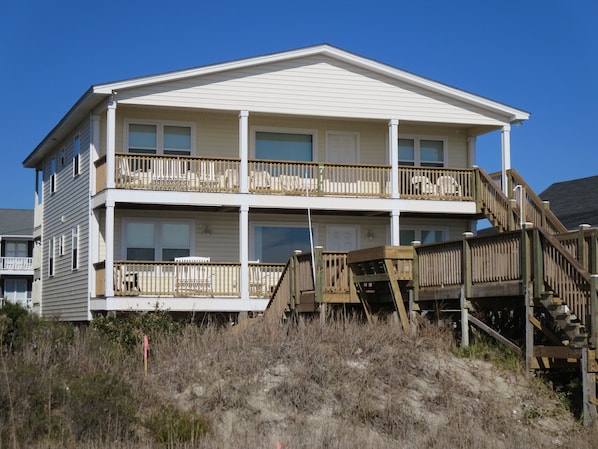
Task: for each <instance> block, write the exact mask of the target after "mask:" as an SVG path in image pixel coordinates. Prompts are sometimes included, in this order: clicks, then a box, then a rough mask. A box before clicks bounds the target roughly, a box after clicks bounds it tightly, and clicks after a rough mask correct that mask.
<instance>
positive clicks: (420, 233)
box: [399, 228, 445, 246]
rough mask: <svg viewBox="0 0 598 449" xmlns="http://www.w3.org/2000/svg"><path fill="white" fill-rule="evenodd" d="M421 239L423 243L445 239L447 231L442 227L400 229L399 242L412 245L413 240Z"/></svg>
mask: <svg viewBox="0 0 598 449" xmlns="http://www.w3.org/2000/svg"><path fill="white" fill-rule="evenodd" d="M416 240H417V241H419V242H420V243H421V244H422V245H423V244H427V243H439V242H443V241H445V231H444V230H441V229H424V228H418V229H401V230H400V231H399V244H400V245H404V246H410V245H411V243H412V242H414V241H416Z"/></svg>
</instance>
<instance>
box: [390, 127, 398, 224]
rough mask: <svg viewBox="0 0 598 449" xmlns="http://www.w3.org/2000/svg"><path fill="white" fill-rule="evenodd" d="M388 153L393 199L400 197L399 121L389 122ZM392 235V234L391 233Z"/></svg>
mask: <svg viewBox="0 0 598 449" xmlns="http://www.w3.org/2000/svg"><path fill="white" fill-rule="evenodd" d="M388 151H390V157H389V160H390V186H391V189H392V190H391V197H392V198H398V197H399V120H398V119H395V118H393V119H391V120H390V121H389V122H388ZM391 234H392V233H391Z"/></svg>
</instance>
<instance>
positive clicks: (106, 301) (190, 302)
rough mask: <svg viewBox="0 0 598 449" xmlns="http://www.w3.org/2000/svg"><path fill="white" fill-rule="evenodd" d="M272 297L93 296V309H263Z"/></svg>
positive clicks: (208, 310)
mask: <svg viewBox="0 0 598 449" xmlns="http://www.w3.org/2000/svg"><path fill="white" fill-rule="evenodd" d="M269 302H270V300H269V299H268V298H245V299H241V298H229V297H220V298H219V297H215V298H212V297H210V298H199V297H187V298H185V297H176V298H174V297H173V298H166V297H164V296H161V297H158V296H116V297H109V298H92V299H91V310H92V311H127V312H128V311H135V312H142V311H145V312H149V311H154V310H156V309H158V310H167V311H171V312H263V311H264V310H266V307H268V303H269Z"/></svg>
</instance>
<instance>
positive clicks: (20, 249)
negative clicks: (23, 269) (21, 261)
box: [4, 240, 29, 257]
mask: <svg viewBox="0 0 598 449" xmlns="http://www.w3.org/2000/svg"><path fill="white" fill-rule="evenodd" d="M5 245H6V246H5V249H4V251H5V254H4V255H5V256H6V257H28V256H29V244H28V243H27V242H23V241H11V240H8V241H7V242H6V243H5Z"/></svg>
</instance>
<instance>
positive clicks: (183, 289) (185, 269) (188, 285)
mask: <svg viewBox="0 0 598 449" xmlns="http://www.w3.org/2000/svg"><path fill="white" fill-rule="evenodd" d="M174 261H175V262H182V263H179V264H177V266H176V279H175V292H177V293H182V294H204V293H211V292H212V267H211V266H209V265H203V264H205V263H206V262H210V258H209V257H200V256H188V257H176V258H175V259H174Z"/></svg>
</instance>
